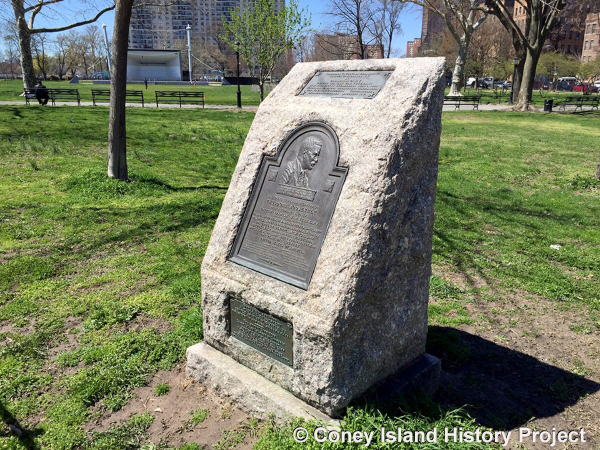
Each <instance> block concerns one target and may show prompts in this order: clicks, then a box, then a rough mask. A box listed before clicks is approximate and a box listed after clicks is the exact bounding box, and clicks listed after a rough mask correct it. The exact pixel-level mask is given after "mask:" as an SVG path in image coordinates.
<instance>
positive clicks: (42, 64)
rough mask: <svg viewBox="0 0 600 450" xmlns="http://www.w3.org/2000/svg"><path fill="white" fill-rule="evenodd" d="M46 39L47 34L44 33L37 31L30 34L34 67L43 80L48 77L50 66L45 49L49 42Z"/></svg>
mask: <svg viewBox="0 0 600 450" xmlns="http://www.w3.org/2000/svg"><path fill="white" fill-rule="evenodd" d="M48 41H49V38H48V35H47V34H45V33H38V34H36V35H34V36H32V39H31V49H32V56H33V63H34V69H35V68H37V70H38V71H39V73H40V75H41V76H42V78H43V79H44V80H47V79H48V69H49V66H50V60H49V58H48V53H47V50H46V49H47V47H48V43H49V42H48Z"/></svg>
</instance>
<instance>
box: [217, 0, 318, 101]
mask: <svg viewBox="0 0 600 450" xmlns="http://www.w3.org/2000/svg"><path fill="white" fill-rule="evenodd" d="M282 3H283V2H282ZM309 26H310V17H308V18H307V17H305V16H304V10H301V11H299V10H298V4H297V3H296V2H295V0H291V1H290V3H289V5H288V6H286V5H283V4H282V6H281V8H280V9H279V11H277V10H276V8H275V1H274V0H256V1H255V2H254V3H252V4H249V6H248V7H247V8H246V9H244V10H243V11H241V10H240V8H239V7H236V8H235V9H234V10H233V13H232V14H231V22H225V21H224V23H223V27H224V28H225V30H224V32H223V33H222V34H221V38H222V39H224V40H225V41H227V42H228V43H229V45H230V46H231V47H232V48H233V50H234V51H237V52H239V53H240V57H242V58H243V59H244V61H246V64H247V65H248V68H249V69H250V72H251V75H253V76H254V78H255V80H256V81H257V84H258V86H259V88H260V100H261V101H262V100H263V99H264V85H265V82H266V81H267V78H269V77H270V76H271V73H272V72H273V68H274V67H275V65H276V64H277V61H279V59H280V58H281V57H282V56H283V55H284V53H285V52H286V51H288V50H291V49H292V48H294V46H295V45H296V44H298V43H300V42H301V41H302V39H303V38H304V36H305V34H306V32H307V31H308V28H309ZM254 68H258V74H257V75H255V73H254V72H255V71H254V70H252V69H254Z"/></svg>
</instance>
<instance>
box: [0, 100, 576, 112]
mask: <svg viewBox="0 0 600 450" xmlns="http://www.w3.org/2000/svg"><path fill="white" fill-rule="evenodd" d="M0 105H12V106H27V105H26V104H25V101H24V100H23V102H18V101H17V102H7V101H0ZM29 106H38V105H35V104H33V105H29ZM48 106H50V105H48ZM56 106H77V103H74V102H56ZM81 106H93V104H92V102H81ZM97 106H98V107H108V103H98V104H97ZM127 106H133V107H137V108H141V107H142V105H141V104H140V103H127ZM144 107H145V108H150V109H157V108H156V103H153V102H150V103H146V105H145V106H144ZM164 108H176V109H179V105H178V104H175V103H165V104H161V105H160V108H158V109H164ZM510 108H511V106H510V105H507V104H502V105H484V104H480V105H479V111H506V110H509V109H510ZM181 109H202V106H201V105H183V106H182V108H181ZM204 109H229V110H237V109H238V108H237V107H236V106H235V105H206V106H205V107H204ZM242 109H243V110H244V111H249V112H256V110H257V109H258V106H242ZM539 109H540V111H542V110H543V107H539ZM574 110H575V107H574V106H569V107H567V111H574ZM442 111H477V110H473V107H472V106H469V105H466V106H463V107H461V108H460V110H457V109H456V108H455V106H454V105H447V106H444V107H443V109H442ZM584 111H587V110H584ZM553 112H559V111H558V110H557V109H554V110H553ZM560 112H563V111H562V110H561V111H560Z"/></svg>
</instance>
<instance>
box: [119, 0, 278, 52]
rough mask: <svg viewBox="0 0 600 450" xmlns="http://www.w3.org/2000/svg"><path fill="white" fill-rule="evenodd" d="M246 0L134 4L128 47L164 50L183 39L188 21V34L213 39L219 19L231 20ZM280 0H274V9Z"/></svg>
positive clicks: (192, 0) (218, 25)
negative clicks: (189, 31)
mask: <svg viewBox="0 0 600 450" xmlns="http://www.w3.org/2000/svg"><path fill="white" fill-rule="evenodd" d="M248 3H249V2H248V0H176V1H171V0H159V1H156V2H151V3H150V4H146V5H145V4H143V3H142V4H140V5H137V6H136V7H135V8H134V10H133V13H132V16H131V24H130V29H129V48H133V49H154V50H164V49H172V48H174V46H175V44H176V43H181V41H183V42H186V40H187V34H186V33H187V32H186V27H187V26H188V25H190V26H191V28H192V37H193V38H201V39H203V40H214V37H215V36H217V35H218V33H219V32H220V27H221V23H222V21H223V20H225V21H228V20H231V13H232V12H233V10H234V8H235V7H236V6H237V7H239V8H240V9H241V10H243V9H244V8H245V7H246V6H247V5H248ZM283 4H284V0H276V2H275V7H276V9H279V8H281V6H282V5H283Z"/></svg>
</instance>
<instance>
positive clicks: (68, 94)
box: [48, 89, 81, 106]
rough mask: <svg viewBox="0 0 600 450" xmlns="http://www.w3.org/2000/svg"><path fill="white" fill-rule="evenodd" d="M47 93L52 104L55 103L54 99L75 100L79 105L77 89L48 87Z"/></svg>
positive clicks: (79, 99) (79, 98)
mask: <svg viewBox="0 0 600 450" xmlns="http://www.w3.org/2000/svg"><path fill="white" fill-rule="evenodd" d="M48 95H49V96H50V100H52V106H55V105H56V100H65V101H72V100H77V105H81V97H80V96H79V90H77V89H48Z"/></svg>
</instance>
